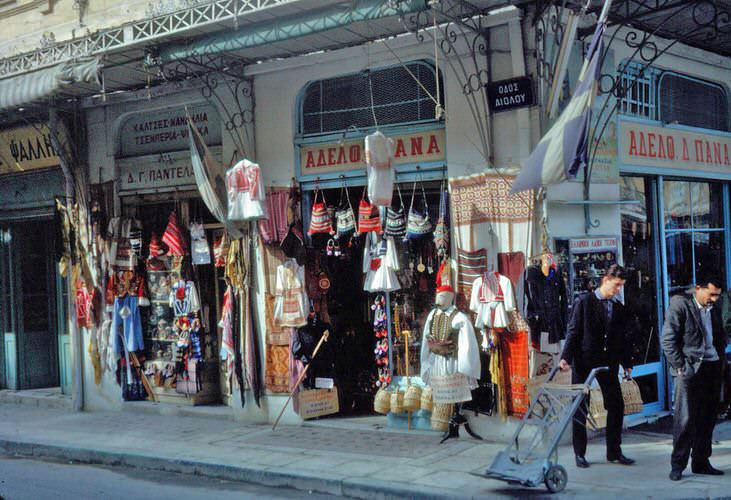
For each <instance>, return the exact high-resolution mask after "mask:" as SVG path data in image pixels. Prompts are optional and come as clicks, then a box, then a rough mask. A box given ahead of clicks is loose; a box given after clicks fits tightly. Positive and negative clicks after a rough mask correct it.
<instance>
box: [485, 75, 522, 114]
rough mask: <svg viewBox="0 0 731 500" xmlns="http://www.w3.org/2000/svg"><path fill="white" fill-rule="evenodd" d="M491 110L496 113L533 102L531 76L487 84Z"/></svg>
mask: <svg viewBox="0 0 731 500" xmlns="http://www.w3.org/2000/svg"><path fill="white" fill-rule="evenodd" d="M487 95H488V97H489V99H490V110H492V111H493V112H494V113H497V112H500V111H507V110H509V109H515V108H522V107H524V106H530V105H532V104H533V82H532V81H531V79H530V78H529V77H525V76H524V77H520V78H511V79H510V80H501V81H499V82H490V83H488V84H487Z"/></svg>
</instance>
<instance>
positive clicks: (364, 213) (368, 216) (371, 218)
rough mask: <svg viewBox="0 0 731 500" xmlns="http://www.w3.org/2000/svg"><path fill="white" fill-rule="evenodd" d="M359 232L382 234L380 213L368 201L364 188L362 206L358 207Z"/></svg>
mask: <svg viewBox="0 0 731 500" xmlns="http://www.w3.org/2000/svg"><path fill="white" fill-rule="evenodd" d="M358 232H359V233H371V232H373V233H380V232H381V217H380V214H379V213H378V207H376V206H375V205H372V204H371V203H369V202H368V201H366V199H365V188H363V197H362V198H361V200H360V205H359V206H358Z"/></svg>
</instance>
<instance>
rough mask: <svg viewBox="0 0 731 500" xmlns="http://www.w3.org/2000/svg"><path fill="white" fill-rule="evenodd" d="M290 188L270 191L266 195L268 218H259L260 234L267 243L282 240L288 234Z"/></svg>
mask: <svg viewBox="0 0 731 500" xmlns="http://www.w3.org/2000/svg"><path fill="white" fill-rule="evenodd" d="M288 203H289V190H277V191H274V190H272V191H270V192H269V194H268V195H267V197H266V213H267V215H268V217H267V218H266V219H259V234H260V236H261V239H262V240H263V242H264V243H266V244H267V245H271V244H274V243H279V242H281V241H282V240H283V239H284V237H285V236H286V235H287V230H288V229H289V224H288V223H287V205H288Z"/></svg>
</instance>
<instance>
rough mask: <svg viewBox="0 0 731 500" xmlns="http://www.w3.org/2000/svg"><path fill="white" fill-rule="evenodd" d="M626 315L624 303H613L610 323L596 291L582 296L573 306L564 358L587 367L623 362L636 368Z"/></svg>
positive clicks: (624, 364) (584, 368) (586, 368)
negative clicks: (595, 293) (633, 363)
mask: <svg viewBox="0 0 731 500" xmlns="http://www.w3.org/2000/svg"><path fill="white" fill-rule="evenodd" d="M626 316H627V314H626V312H625V309H624V306H623V305H622V304H620V303H619V302H616V301H615V302H612V320H611V322H610V321H608V318H607V311H606V308H605V306H604V304H602V303H601V301H600V300H599V299H598V298H597V297H596V295H594V292H587V293H584V294H582V295H580V296H579V297H577V298H576V300H575V301H574V306H573V308H572V309H571V318H570V319H569V324H568V327H567V329H566V344H565V345H564V349H563V353H562V354H561V358H562V359H565V360H566V361H567V362H568V363H569V364H572V365H576V366H577V367H579V368H582V369H583V370H589V369H591V368H596V367H598V366H606V365H614V364H619V363H622V366H623V367H625V368H632V340H631V338H629V328H628V325H627V319H626Z"/></svg>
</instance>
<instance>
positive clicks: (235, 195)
mask: <svg viewBox="0 0 731 500" xmlns="http://www.w3.org/2000/svg"><path fill="white" fill-rule="evenodd" d="M226 191H227V193H228V219H229V220H232V221H247V220H256V219H263V218H265V217H266V216H267V214H266V206H265V205H264V199H265V196H266V193H265V192H264V179H263V178H262V174H261V168H259V165H257V164H256V163H252V162H250V161H249V160H246V159H244V160H241V161H239V162H238V163H237V164H236V165H234V166H233V167H231V168H230V169H229V170H228V172H226Z"/></svg>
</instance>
